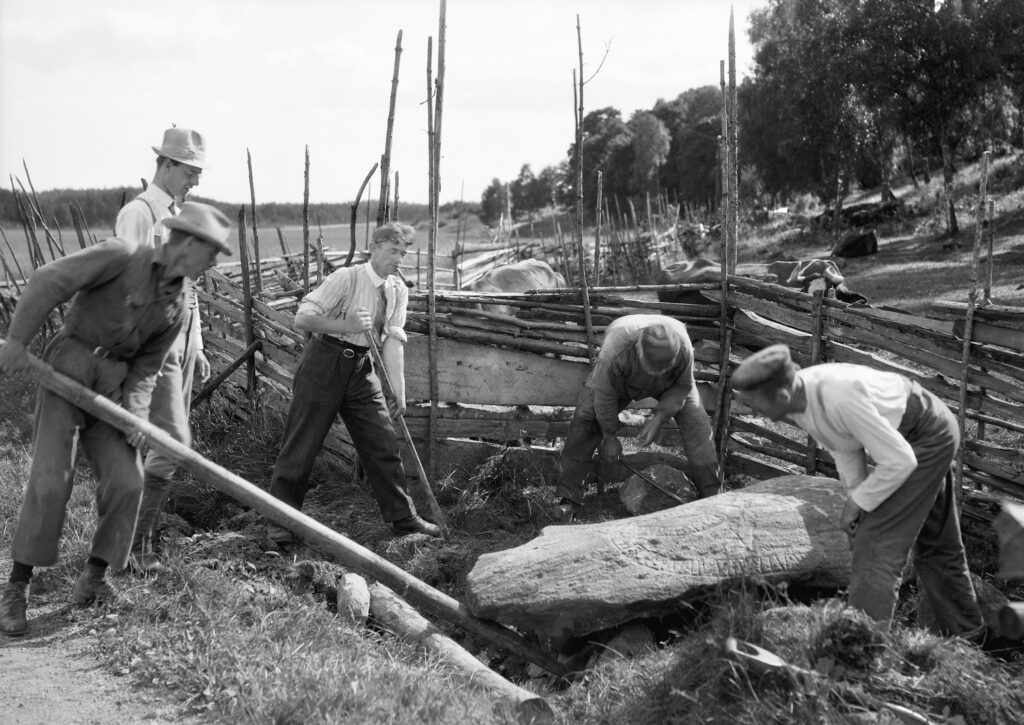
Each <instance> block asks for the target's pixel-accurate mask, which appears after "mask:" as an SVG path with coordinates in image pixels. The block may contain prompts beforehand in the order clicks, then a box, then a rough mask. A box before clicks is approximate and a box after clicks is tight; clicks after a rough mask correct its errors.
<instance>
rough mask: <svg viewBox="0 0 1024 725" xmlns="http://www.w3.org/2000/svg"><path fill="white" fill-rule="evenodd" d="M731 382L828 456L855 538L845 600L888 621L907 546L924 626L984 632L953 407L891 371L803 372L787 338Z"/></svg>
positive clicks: (846, 528) (747, 363)
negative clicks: (960, 496)
mask: <svg viewBox="0 0 1024 725" xmlns="http://www.w3.org/2000/svg"><path fill="white" fill-rule="evenodd" d="M732 387H733V389H734V390H735V391H737V399H738V400H740V401H741V402H743V403H745V404H746V405H748V406H749V407H750V408H751V409H753V410H754V411H755V412H757V413H760V414H761V415H764V416H766V417H768V418H770V419H772V420H783V419H785V420H788V421H790V422H792V423H794V424H795V425H798V426H800V427H801V428H803V429H804V430H805V431H807V433H809V434H810V435H811V436H812V437H813V438H814V439H815V440H816V441H817V442H818V443H819V444H820V445H821V446H822V447H824V448H825V449H826V450H828V451H829V453H831V454H832V457H833V458H834V459H835V462H836V469H837V470H838V472H839V477H840V479H841V480H842V482H843V484H844V485H845V486H846V489H847V492H848V495H849V498H848V499H847V501H846V505H845V506H844V508H843V512H842V514H841V516H840V520H839V527H840V529H842V531H843V532H844V533H846V534H847V535H849V536H850V538H851V543H852V547H853V573H852V575H851V578H850V589H849V603H850V606H852V607H855V608H857V609H860V610H863V611H864V612H866V613H867V614H868V615H869V616H870V617H872V618H873V619H875V620H877V621H879V622H884V623H886V624H887V625H888V624H889V623H891V621H892V617H893V613H894V612H895V609H896V600H897V596H898V593H899V586H900V580H901V579H902V575H903V568H904V566H905V564H906V562H907V557H908V555H909V554H910V553H911V551H913V554H914V564H915V567H916V569H917V576H918V582H919V584H920V590H921V597H922V600H927V605H926V607H924V608H923V609H924V610H925V611H927V612H929V613H930V615H931V617H930V621H922V622H921V623H922V624H924V625H927V626H929V627H931V628H932V629H934V630H936V631H937V632H939V633H940V634H944V635H960V636H963V637H965V638H967V639H971V640H974V641H980V640H981V639H982V638H983V636H984V629H985V625H984V622H983V619H982V615H981V612H980V610H979V608H978V600H977V596H976V594H975V591H974V585H973V584H972V582H971V578H970V572H969V570H968V567H967V556H966V554H965V552H964V543H963V538H962V537H961V534H960V517H959V512H958V510H957V504H956V498H955V496H954V492H953V482H952V478H951V476H950V475H949V474H950V464H951V463H952V462H953V458H954V457H955V456H956V451H957V446H958V445H959V443H960V435H959V430H958V427H957V422H956V418H955V417H954V416H953V414H952V413H951V412H950V410H949V408H947V407H946V405H945V404H944V403H943V402H942V401H941V400H939V398H937V397H936V396H935V395H933V394H932V393H930V392H928V391H927V390H925V389H923V388H922V387H921V386H920V384H918V383H917V382H916V381H914V380H911V379H909V378H905V377H903V376H902V375H898V374H896V373H889V372H882V371H879V370H875V369H873V368H869V367H866V366H863V365H851V364H846V363H827V364H823V365H815V366H813V367H810V368H807V369H805V370H800V369H798V367H797V365H796V364H795V363H793V361H792V359H791V357H790V352H789V348H788V347H786V346H785V345H772V346H771V347H767V348H765V349H764V350H761V351H759V352H757V353H755V354H753V355H751V356H750V357H748V358H747V359H746V360H744V361H743V363H742V364H741V365H740V366H739V367H738V368H737V369H736V371H735V372H734V373H733V376H732ZM869 455H870V456H871V458H872V459H873V460H874V462H875V467H874V469H873V470H869V469H868V462H867V457H868V456H869Z"/></svg>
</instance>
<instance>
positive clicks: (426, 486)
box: [366, 330, 451, 539]
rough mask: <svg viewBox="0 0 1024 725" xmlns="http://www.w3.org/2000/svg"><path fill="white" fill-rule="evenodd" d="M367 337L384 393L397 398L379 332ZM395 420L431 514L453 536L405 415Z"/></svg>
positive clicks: (447, 533)
mask: <svg viewBox="0 0 1024 725" xmlns="http://www.w3.org/2000/svg"><path fill="white" fill-rule="evenodd" d="M366 338H367V339H368V340H369V341H370V355H371V356H372V357H373V366H374V367H375V368H377V371H378V372H379V373H380V383H381V385H382V386H383V387H384V395H386V396H387V397H388V398H390V399H391V400H396V398H395V388H394V387H393V386H392V385H391V378H390V377H389V376H388V370H387V368H386V367H384V356H383V354H382V353H381V345H380V342H378V340H377V333H376V332H374V331H373V330H367V331H366ZM395 422H396V423H397V424H398V432H399V433H400V434H401V436H402V438H403V439H404V440H405V442H406V445H408V447H409V453H410V454H411V455H412V459H413V461H415V462H416V476H417V478H418V479H419V482H420V485H421V486H423V493H424V494H426V497H427V505H429V506H430V514H431V516H433V517H434V522H435V523H436V524H437V525H438V526H439V527H440V528H441V533H442V534H443V535H444V538H446V539H447V538H448V537H449V536H451V532H450V531H448V524H447V523H446V522H445V520H444V512H443V511H441V507H440V506H438V505H437V499H436V498H434V491H433V489H432V488H431V487H430V479H429V478H428V477H427V471H426V470H425V469H424V468H423V462H422V461H420V454H419V452H418V451H417V450H416V444H415V443H413V440H412V435H411V434H410V433H409V426H408V425H406V423H405V416H404V415H399V416H398V417H397V418H396V419H395Z"/></svg>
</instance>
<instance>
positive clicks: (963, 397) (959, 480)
mask: <svg viewBox="0 0 1024 725" xmlns="http://www.w3.org/2000/svg"><path fill="white" fill-rule="evenodd" d="M990 153H991V152H989V151H987V150H986V151H985V154H984V156H982V158H981V180H980V181H979V184H978V187H979V188H978V210H977V216H976V224H975V229H974V253H973V254H972V256H971V278H970V288H969V290H968V292H967V313H966V319H965V321H964V344H963V351H962V353H961V356H960V370H961V373H962V374H961V376H960V410H959V411H958V415H957V418H958V423H959V427H960V448H959V450H958V451H957V464H956V496H957V500H958V501H959V500H960V499H962V497H963V485H964V452H965V451H966V449H967V441H966V434H967V372H968V370H969V368H970V364H971V337H972V336H973V334H974V313H975V310H976V308H977V304H978V261H979V259H980V257H981V240H982V234H983V233H984V229H983V222H984V220H985V207H986V206H987V205H988V164H989V156H990Z"/></svg>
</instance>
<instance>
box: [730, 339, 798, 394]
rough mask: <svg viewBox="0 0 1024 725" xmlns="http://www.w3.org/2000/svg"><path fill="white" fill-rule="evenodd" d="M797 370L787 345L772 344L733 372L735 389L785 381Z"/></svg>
mask: <svg viewBox="0 0 1024 725" xmlns="http://www.w3.org/2000/svg"><path fill="white" fill-rule="evenodd" d="M795 370H796V364H795V363H794V362H793V358H791V357H790V355H789V348H788V347H787V346H786V345H772V346H770V347H766V348H764V349H763V350H758V351H757V352H755V353H754V354H753V355H751V356H750V357H748V358H747V359H746V360H744V361H743V362H742V363H740V365H739V367H738V368H736V371H735V372H734V373H733V374H732V387H733V389H734V390H751V389H752V388H758V387H761V386H763V385H772V384H778V383H782V382H784V381H785V380H786V379H787V378H789V377H790V376H791V375H792V374H793V372H794V371H795Z"/></svg>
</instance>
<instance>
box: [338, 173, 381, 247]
mask: <svg viewBox="0 0 1024 725" xmlns="http://www.w3.org/2000/svg"><path fill="white" fill-rule="evenodd" d="M376 170H377V164H374V165H373V167H372V168H371V169H370V171H369V173H367V174H366V176H365V177H364V178H363V183H362V184H360V185H359V191H358V192H357V193H356V200H355V201H353V202H352V214H351V215H350V216H349V224H348V231H349V245H348V256H347V257H345V266H346V267H351V266H352V259H353V258H354V257H355V256H356V219H357V217H358V216H359V200H360V199H361V198H362V197H363V191H364V190H365V189H366V185H367V184H369V183H370V179H371V178H373V172H375V171H376Z"/></svg>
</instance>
